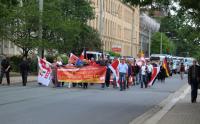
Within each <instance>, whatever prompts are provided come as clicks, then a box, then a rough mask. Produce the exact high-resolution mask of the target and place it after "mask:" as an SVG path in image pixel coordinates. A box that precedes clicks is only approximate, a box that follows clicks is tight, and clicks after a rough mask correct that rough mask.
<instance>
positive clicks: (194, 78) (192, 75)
mask: <svg viewBox="0 0 200 124" xmlns="http://www.w3.org/2000/svg"><path fill="white" fill-rule="evenodd" d="M199 81H200V67H199V66H198V65H197V62H196V60H194V61H193V65H192V66H190V68H189V71H188V83H189V85H190V86H191V102H192V103H196V99H197V94H198V85H199Z"/></svg>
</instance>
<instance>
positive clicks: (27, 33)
mask: <svg viewBox="0 0 200 124" xmlns="http://www.w3.org/2000/svg"><path fill="white" fill-rule="evenodd" d="M7 19H8V25H7V27H8V28H7V30H8V36H7V37H6V38H7V40H9V41H11V42H13V43H14V44H15V45H16V46H18V47H19V48H21V49H22V51H23V53H22V55H23V56H25V57H27V56H28V53H29V51H30V50H32V49H34V48H35V47H36V46H37V45H38V37H37V30H38V24H39V10H38V6H37V3H36V1H35V0H29V1H24V2H23V6H22V7H19V6H18V7H16V8H15V11H14V12H13V13H12V14H11V15H9V17H7Z"/></svg>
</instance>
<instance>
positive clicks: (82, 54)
mask: <svg viewBox="0 0 200 124" xmlns="http://www.w3.org/2000/svg"><path fill="white" fill-rule="evenodd" d="M79 58H80V60H83V59H84V50H83V52H82V53H81V55H80V57H79Z"/></svg>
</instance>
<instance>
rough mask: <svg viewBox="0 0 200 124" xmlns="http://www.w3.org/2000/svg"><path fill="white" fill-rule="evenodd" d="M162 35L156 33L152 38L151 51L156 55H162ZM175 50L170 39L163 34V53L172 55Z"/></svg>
mask: <svg viewBox="0 0 200 124" xmlns="http://www.w3.org/2000/svg"><path fill="white" fill-rule="evenodd" d="M160 44H161V33H160V32H156V33H154V34H153V36H152V38H151V51H152V53H154V54H159V53H160ZM174 50H175V47H174V44H173V42H172V41H170V39H169V38H168V37H167V36H166V35H165V34H164V33H162V53H165V54H172V53H173V52H174Z"/></svg>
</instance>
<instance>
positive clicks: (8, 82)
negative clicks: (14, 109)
mask: <svg viewBox="0 0 200 124" xmlns="http://www.w3.org/2000/svg"><path fill="white" fill-rule="evenodd" d="M4 74H6V79H7V84H8V85H10V73H9V72H6V71H4V70H1V75H0V84H1V83H2V80H3V76H4Z"/></svg>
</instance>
